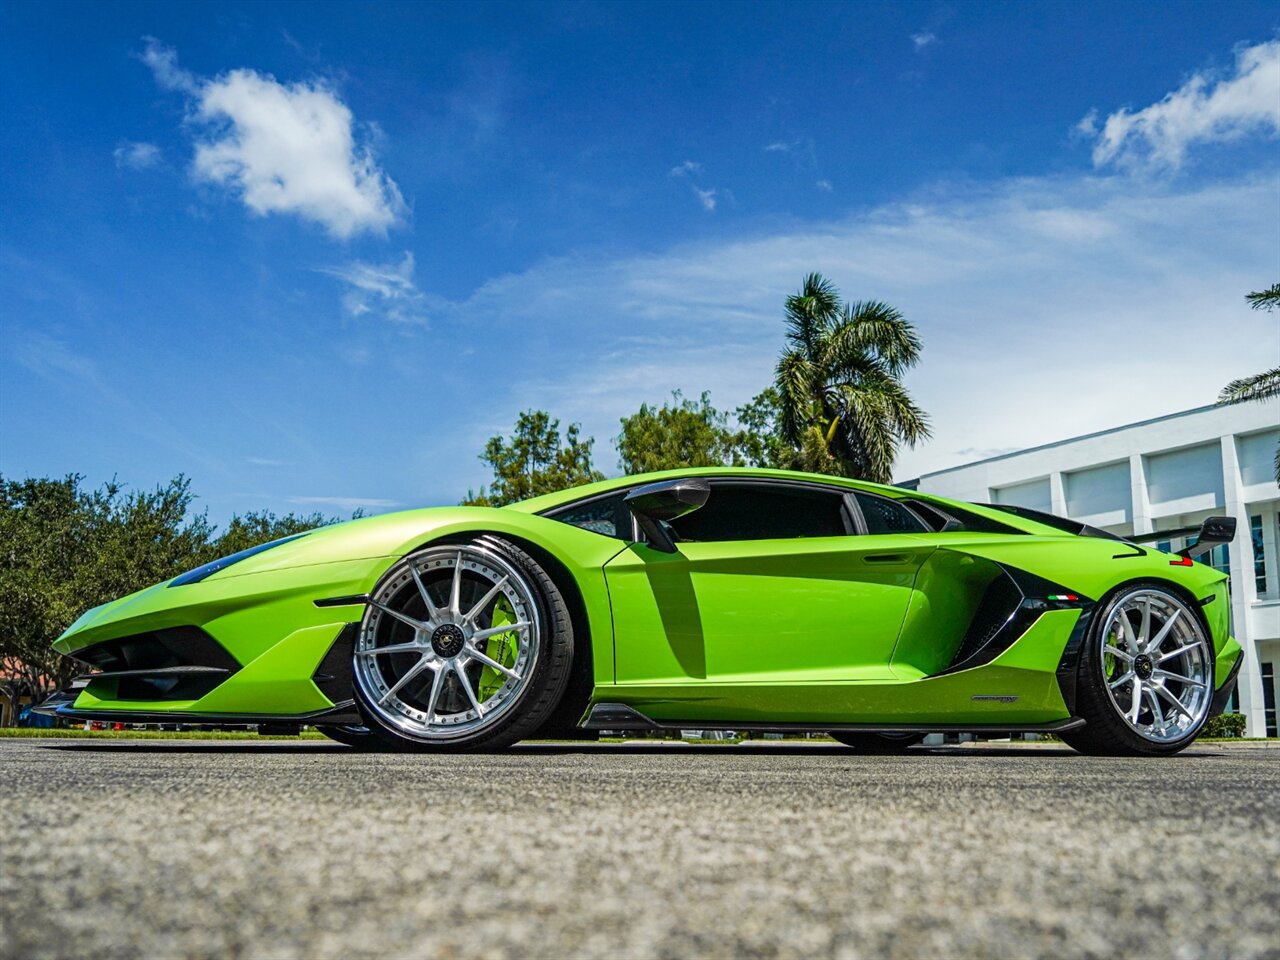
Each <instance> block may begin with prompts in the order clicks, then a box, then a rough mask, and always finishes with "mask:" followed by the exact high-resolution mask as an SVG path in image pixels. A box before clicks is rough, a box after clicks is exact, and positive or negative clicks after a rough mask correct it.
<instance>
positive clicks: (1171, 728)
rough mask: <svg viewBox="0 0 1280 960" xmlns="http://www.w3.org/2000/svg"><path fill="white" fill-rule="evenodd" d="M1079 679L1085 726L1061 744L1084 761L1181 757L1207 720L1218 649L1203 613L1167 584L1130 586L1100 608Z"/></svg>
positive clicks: (1079, 705) (1080, 710) (1078, 701)
mask: <svg viewBox="0 0 1280 960" xmlns="http://www.w3.org/2000/svg"><path fill="white" fill-rule="evenodd" d="M1078 671H1079V672H1078V674H1077V677H1076V714H1077V715H1078V716H1080V717H1081V718H1082V719H1083V720H1084V721H1085V726H1084V727H1082V728H1080V729H1079V730H1072V731H1070V732H1069V733H1064V734H1062V739H1063V740H1065V741H1066V742H1067V743H1068V744H1070V745H1071V746H1072V747H1074V748H1075V749H1077V750H1079V751H1080V752H1081V753H1088V754H1097V755H1109V756H1140V755H1151V754H1156V755H1160V754H1171V753H1177V752H1178V751H1179V750H1182V749H1183V748H1184V747H1186V746H1187V745H1188V744H1189V743H1191V742H1192V741H1193V740H1195V738H1196V736H1197V735H1198V734H1199V732H1200V728H1201V727H1202V726H1204V723H1205V720H1207V719H1208V716H1209V708H1210V705H1211V702H1212V700H1213V683H1214V679H1213V644H1212V642H1211V641H1210V639H1209V633H1208V630H1207V629H1206V628H1205V626H1204V623H1203V621H1202V620H1201V618H1200V615H1199V613H1198V612H1197V611H1195V610H1193V609H1192V607H1191V606H1190V605H1189V604H1188V603H1187V602H1186V601H1185V600H1184V599H1183V598H1182V597H1181V596H1180V595H1179V594H1178V593H1176V592H1174V591H1173V590H1171V589H1170V588H1169V587H1167V586H1165V585H1163V584H1160V583H1157V582H1154V581H1151V582H1145V583H1135V584H1131V585H1129V586H1127V587H1123V588H1121V589H1120V590H1117V591H1116V592H1114V593H1113V594H1111V595H1110V596H1109V597H1108V598H1106V599H1104V600H1103V602H1102V603H1100V604H1099V606H1098V608H1097V611H1096V614H1095V619H1094V620H1093V622H1092V623H1091V624H1090V625H1089V629H1088V631H1087V632H1086V634H1085V642H1084V647H1083V649H1082V650H1081V653H1080V662H1079V665H1078Z"/></svg>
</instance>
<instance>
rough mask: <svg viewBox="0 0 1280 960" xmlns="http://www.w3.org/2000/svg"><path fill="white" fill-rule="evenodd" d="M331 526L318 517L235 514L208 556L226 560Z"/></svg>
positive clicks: (319, 515)
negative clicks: (309, 531)
mask: <svg viewBox="0 0 1280 960" xmlns="http://www.w3.org/2000/svg"><path fill="white" fill-rule="evenodd" d="M360 515H361V513H360V511H359V510H357V511H356V513H355V515H354V516H353V519H356V518H359V517H360ZM335 522H336V521H335V520H333V519H332V518H330V517H326V516H325V515H324V514H322V513H312V514H308V515H306V516H298V515H297V514H293V513H286V514H285V515H284V516H283V517H277V516H276V515H275V514H274V513H272V512H270V511H269V510H261V511H250V512H249V513H245V514H237V515H236V516H234V517H232V518H231V520H230V522H228V524H227V529H226V530H224V531H223V532H222V535H221V536H219V537H218V539H217V540H216V541H215V542H214V544H213V548H212V550H210V551H209V552H210V553H212V554H213V557H212V558H211V559H217V558H218V557H226V556H230V555H231V554H233V553H239V552H240V551H241V550H248V549H249V548H250V547H256V546H257V545H258V544H260V543H269V542H270V541H272V540H279V539H280V538H281V537H291V536H293V535H294V534H295V533H304V532H305V531H307V530H314V529H315V528H316V527H323V526H326V525H328V524H330V523H335Z"/></svg>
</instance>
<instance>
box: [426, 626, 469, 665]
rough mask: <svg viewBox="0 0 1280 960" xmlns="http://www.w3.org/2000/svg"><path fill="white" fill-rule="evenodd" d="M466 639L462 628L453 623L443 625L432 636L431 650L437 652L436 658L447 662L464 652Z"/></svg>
mask: <svg viewBox="0 0 1280 960" xmlns="http://www.w3.org/2000/svg"><path fill="white" fill-rule="evenodd" d="M466 639H467V638H466V635H465V634H464V633H463V632H462V630H461V628H459V627H457V626H455V625H454V624H452V623H445V624H441V625H440V626H438V627H436V629H435V630H434V632H432V634H431V649H432V650H434V651H435V653H436V656H438V657H444V658H445V659H446V660H447V659H449V658H450V657H456V656H457V655H458V654H460V653H461V652H462V645H463V644H464V643H465V642H466Z"/></svg>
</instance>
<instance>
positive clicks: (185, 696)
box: [73, 627, 241, 700]
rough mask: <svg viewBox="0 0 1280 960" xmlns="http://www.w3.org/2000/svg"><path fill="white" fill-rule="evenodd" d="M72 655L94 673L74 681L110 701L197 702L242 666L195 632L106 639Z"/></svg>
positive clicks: (170, 631) (159, 632)
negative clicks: (83, 683)
mask: <svg viewBox="0 0 1280 960" xmlns="http://www.w3.org/2000/svg"><path fill="white" fill-rule="evenodd" d="M73 656H74V659H76V660H78V661H80V662H81V663H84V664H87V665H88V666H90V667H94V668H95V670H96V672H94V673H91V674H87V675H85V676H84V677H82V678H78V679H83V680H85V681H88V683H89V684H90V685H91V687H92V688H93V690H92V692H93V693H94V694H95V695H98V696H102V697H104V698H105V699H111V700H198V699H200V698H201V697H203V696H204V695H205V694H206V693H208V692H209V691H211V690H212V689H213V688H214V687H216V686H218V685H219V684H220V683H222V682H223V681H224V680H226V679H227V678H228V677H229V676H231V675H232V674H233V673H235V672H236V671H237V670H239V669H240V666H241V665H240V663H239V662H238V661H237V660H236V659H235V657H233V656H232V655H231V654H230V653H228V652H227V650H226V648H225V647H223V646H222V645H221V644H220V643H218V641H216V640H214V639H213V637H211V636H209V634H207V633H205V632H204V631H203V630H201V629H200V628H199V627H171V628H168V629H165V630H153V631H150V632H148V633H137V634H133V635H132V636H128V637H120V638H118V639H115V640H105V641H103V642H102V643H98V644H94V645H93V646H91V647H86V648H85V649H83V650H77V651H76V653H75V654H74V655H73Z"/></svg>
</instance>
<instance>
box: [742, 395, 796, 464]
mask: <svg viewBox="0 0 1280 960" xmlns="http://www.w3.org/2000/svg"><path fill="white" fill-rule="evenodd" d="M734 419H735V420H736V421H737V429H736V430H735V431H734V433H733V437H732V440H731V446H732V450H733V462H734V463H735V464H741V465H742V466H746V467H769V468H771V469H775V470H798V469H801V468H802V467H803V463H802V459H801V457H800V451H799V450H797V449H796V448H795V447H793V446H791V445H790V444H789V443H787V442H786V441H785V440H783V439H782V432H781V427H780V422H781V419H782V406H781V397H780V396H779V394H778V388H777V387H766V388H765V389H764V390H762V391H761V392H760V393H758V394H756V395H755V396H754V397H752V398H751V400H750V401H748V402H747V403H744V404H743V405H742V406H740V407H738V409H737V410H735V411H734Z"/></svg>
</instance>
